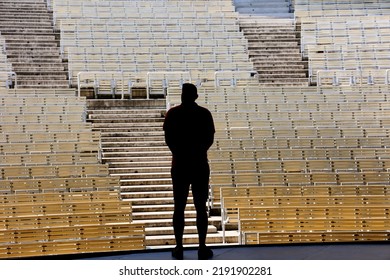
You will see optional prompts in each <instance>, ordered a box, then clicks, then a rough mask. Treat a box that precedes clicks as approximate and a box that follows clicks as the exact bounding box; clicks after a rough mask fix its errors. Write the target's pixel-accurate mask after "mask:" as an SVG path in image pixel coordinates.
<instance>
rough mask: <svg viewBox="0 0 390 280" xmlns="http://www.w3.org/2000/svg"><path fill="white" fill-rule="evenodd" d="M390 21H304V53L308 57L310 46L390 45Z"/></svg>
mask: <svg viewBox="0 0 390 280" xmlns="http://www.w3.org/2000/svg"><path fill="white" fill-rule="evenodd" d="M389 20H390V19H389V16H383V17H380V16H378V17H352V18H348V17H346V18H343V17H327V18H308V19H302V38H301V46H302V53H303V55H304V56H306V57H307V51H308V49H307V48H308V45H319V44H376V43H389V27H388V26H389ZM355 22H356V23H357V24H356V25H353V23H355Z"/></svg>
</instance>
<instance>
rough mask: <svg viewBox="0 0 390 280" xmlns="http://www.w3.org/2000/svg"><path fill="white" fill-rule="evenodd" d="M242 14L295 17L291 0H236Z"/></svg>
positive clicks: (235, 3) (237, 9)
mask: <svg viewBox="0 0 390 280" xmlns="http://www.w3.org/2000/svg"><path fill="white" fill-rule="evenodd" d="M234 6H235V8H236V11H237V12H239V13H240V14H245V15H250V16H258V17H267V18H290V19H292V18H294V14H292V13H291V12H292V9H293V7H292V1H289V0H234Z"/></svg>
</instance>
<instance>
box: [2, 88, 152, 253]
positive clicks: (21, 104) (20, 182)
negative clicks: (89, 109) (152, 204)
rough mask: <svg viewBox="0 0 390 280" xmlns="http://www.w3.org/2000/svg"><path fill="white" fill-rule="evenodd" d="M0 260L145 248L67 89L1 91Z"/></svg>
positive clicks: (140, 229) (81, 107) (77, 100)
mask: <svg viewBox="0 0 390 280" xmlns="http://www.w3.org/2000/svg"><path fill="white" fill-rule="evenodd" d="M0 96H1V97H0V99H1V102H2V105H3V106H2V107H1V109H0V112H1V131H0V133H1V137H0V138H1V140H0V146H1V148H0V158H1V162H0V177H1V183H0V185H1V186H0V193H1V194H0V204H1V205H0V208H1V209H2V211H1V212H2V214H1V217H2V222H1V223H0V236H1V238H0V248H1V249H0V258H19V257H32V256H49V255H53V254H78V253H86V252H105V251H116V250H136V249H143V248H144V247H145V245H144V244H145V243H144V239H145V230H144V225H143V224H141V223H136V224H134V223H132V214H131V213H132V205H131V204H130V203H129V202H125V201H122V199H121V196H120V191H119V182H118V180H117V179H116V178H113V177H109V173H108V165H105V164H102V163H101V155H100V152H101V151H100V134H99V133H97V132H93V131H92V129H91V125H90V124H87V123H86V104H85V102H86V100H85V97H76V96H75V91H74V90H69V89H68V90H65V89H64V90H57V92H56V91H55V90H17V89H16V90H5V89H3V90H1V91H0Z"/></svg>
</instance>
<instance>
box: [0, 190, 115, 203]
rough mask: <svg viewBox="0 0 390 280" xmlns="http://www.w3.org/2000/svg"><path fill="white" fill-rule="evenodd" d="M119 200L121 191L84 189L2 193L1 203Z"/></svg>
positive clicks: (0, 196)
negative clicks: (78, 190)
mask: <svg viewBox="0 0 390 280" xmlns="http://www.w3.org/2000/svg"><path fill="white" fill-rule="evenodd" d="M116 200H117V201H119V200H120V193H119V191H102V190H100V191H83V192H81V191H80V192H61V193H60V192H52V193H35V194H24V193H18V194H7V195H0V204H4V205H9V206H10V207H17V206H18V205H22V204H32V203H37V204H39V203H57V204H58V203H65V202H67V203H71V202H93V201H113V202H115V201H116Z"/></svg>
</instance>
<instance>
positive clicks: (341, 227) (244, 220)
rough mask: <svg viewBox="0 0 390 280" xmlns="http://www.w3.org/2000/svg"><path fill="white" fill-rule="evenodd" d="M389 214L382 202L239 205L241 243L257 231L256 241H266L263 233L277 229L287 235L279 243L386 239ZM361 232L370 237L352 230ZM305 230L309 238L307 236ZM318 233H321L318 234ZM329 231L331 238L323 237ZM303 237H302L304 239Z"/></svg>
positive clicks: (245, 242)
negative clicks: (376, 203) (298, 205)
mask: <svg viewBox="0 0 390 280" xmlns="http://www.w3.org/2000/svg"><path fill="white" fill-rule="evenodd" d="M388 216H389V207H386V206H382V205H378V206H376V205H374V206H373V205H370V206H342V207H340V206H328V207H321V206H320V207H304V208H296V207H267V208H265V207H255V208H240V209H239V221H240V242H242V243H243V244H248V243H247V239H246V235H247V234H248V235H251V236H252V238H253V235H254V234H257V237H258V242H259V243H260V242H261V243H263V242H264V243H265V242H266V241H265V240H263V239H262V238H261V235H262V234H263V233H264V234H265V235H267V234H269V233H277V232H279V233H280V234H281V235H284V234H288V235H289V239H288V240H287V239H284V240H279V242H281V243H289V242H330V241H333V242H334V241H367V240H368V239H370V238H372V240H377V241H378V240H386V238H385V239H384V236H385V234H386V233H387V230H386V227H387V226H388V225H387V224H388V218H389V217H388ZM361 232H364V233H366V232H368V233H370V234H369V235H368V236H371V237H365V238H358V237H357V236H355V233H361ZM306 233H307V234H308V235H309V236H312V237H311V238H307V237H308V236H305V234H306ZM313 233H317V237H316V238H314V236H313V235H312V234H313ZM319 233H321V234H322V235H323V236H322V237H319V236H318V234H319ZM328 234H331V236H332V237H333V238H332V239H331V240H329V239H328V238H324V236H326V235H328ZM302 236H305V238H303V240H302V239H301V237H302ZM378 236H379V237H378ZM367 238H368V239H367ZM310 239H311V240H310ZM249 240H251V237H249ZM249 240H248V241H249ZM274 241H276V240H274ZM252 242H253V240H251V241H249V244H250V243H252ZM279 242H277V243H279ZM252 244H253V243H252Z"/></svg>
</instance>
